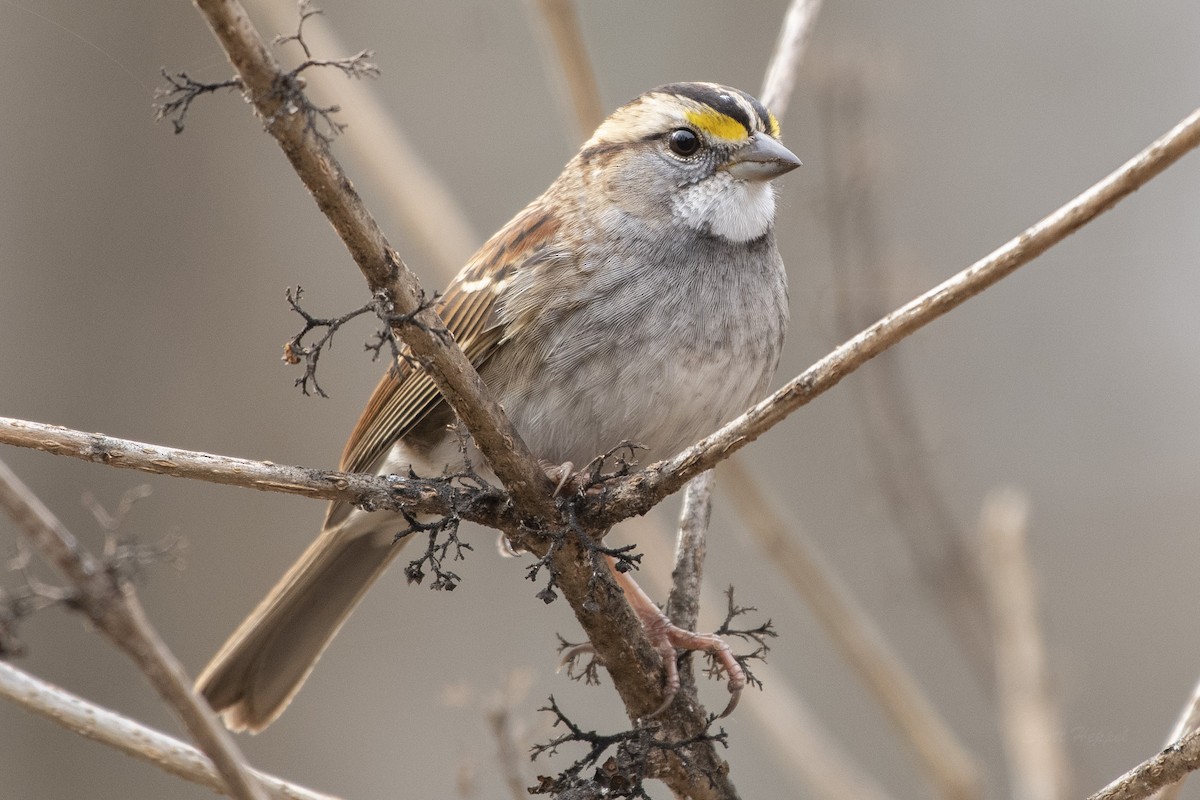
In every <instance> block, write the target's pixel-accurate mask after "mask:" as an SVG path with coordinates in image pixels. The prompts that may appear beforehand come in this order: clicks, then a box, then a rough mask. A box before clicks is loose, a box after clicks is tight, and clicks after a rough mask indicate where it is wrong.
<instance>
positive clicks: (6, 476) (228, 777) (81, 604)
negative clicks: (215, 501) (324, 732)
mask: <svg viewBox="0 0 1200 800" xmlns="http://www.w3.org/2000/svg"><path fill="white" fill-rule="evenodd" d="M0 507H2V508H3V509H4V511H5V512H6V513H7V514H8V515H9V517H11V518H12V520H13V522H14V523H16V525H17V528H18V529H19V530H20V531H21V533H23V534H24V535H25V537H26V538H27V539H28V540H29V541H30V543H31V544H33V545H34V546H35V547H36V548H37V549H38V550H40V551H41V553H42V555H44V556H45V557H46V559H47V560H48V561H50V562H51V563H53V564H55V565H56V566H57V567H58V568H59V570H60V571H61V572H62V573H63V574H64V575H66V576H67V578H68V579H69V580H70V581H71V583H72V584H73V587H74V589H75V593H74V595H73V597H72V598H71V603H70V605H71V607H72V608H75V609H78V610H79V611H81V612H83V613H84V614H85V615H86V616H87V617H88V619H89V620H91V621H92V624H94V625H95V626H96V627H97V628H98V629H99V630H100V632H101V633H103V634H104V635H105V637H107V638H108V640H109V641H110V642H112V643H113V644H114V645H116V646H117V648H118V649H120V650H121V651H122V652H124V653H125V655H127V656H129V658H130V659H131V660H132V661H133V663H134V664H136V665H137V667H138V669H140V670H141V672H142V674H143V675H145V676H146V678H147V679H148V680H149V681H150V684H151V685H152V686H153V687H154V689H155V691H157V692H158V694H159V696H160V697H161V698H162V699H163V700H164V701H165V702H166V703H167V705H168V706H169V707H170V708H171V710H172V711H173V712H175V714H176V716H178V717H179V719H180V721H181V722H183V724H184V727H185V728H187V730H188V733H190V734H191V736H192V738H193V739H195V741H196V743H197V744H198V745H200V748H201V749H202V750H203V751H204V752H205V754H207V755H208V757H209V758H211V759H212V761H213V764H214V766H215V767H216V770H217V772H218V773H220V775H221V778H222V780H223V782H224V784H225V786H226V787H227V791H228V792H229V794H231V795H232V796H234V797H236V798H238V799H239V800H261V799H262V798H264V797H265V795H264V794H263V791H262V787H261V786H260V785H259V783H258V780H257V779H256V778H254V777H253V776H252V775H250V773H249V768H248V767H247V766H246V763H245V759H243V758H242V754H241V752H240V751H239V750H238V747H237V745H236V744H234V742H233V739H232V737H231V736H230V735H229V733H228V732H227V731H226V730H225V729H224V728H223V727H221V724H220V723H219V722H217V718H216V715H215V714H213V712H212V710H211V709H210V708H208V706H207V705H206V704H205V703H204V701H203V700H201V699H200V698H199V697H198V696H196V695H195V694H194V693H193V692H192V683H191V681H190V680H189V679H188V677H187V674H186V673H185V672H184V670H183V667H182V666H181V665H180V663H179V661H178V660H177V659H176V658H175V656H174V655H173V654H172V653H171V652H170V650H168V649H167V646H166V644H165V643H164V642H163V641H162V639H161V638H160V637H159V635H158V633H157V632H156V631H155V630H154V628H153V627H151V625H150V623H149V621H148V620H147V619H146V616H145V613H144V612H143V611H142V607H141V604H140V603H139V602H138V600H137V595H136V594H135V593H134V591H133V587H132V586H130V585H129V582H128V581H127V580H125V579H124V578H122V576H121V575H120V574H119V570H118V569H117V567H118V566H119V565H116V564H100V563H98V562H96V561H95V560H94V559H93V558H92V557H91V556H90V555H88V554H87V553H86V552H85V551H84V550H83V549H82V548H81V547H80V546H79V544H78V542H77V541H76V540H75V537H74V536H72V535H71V534H70V532H69V531H67V529H66V528H65V527H63V524H62V523H61V522H59V521H58V519H57V518H56V517H55V516H54V515H53V514H52V513H50V509H48V508H46V507H45V506H44V505H43V504H42V502H41V501H40V500H39V499H38V498H37V497H36V496H35V495H34V494H33V492H31V491H30V490H29V488H28V487H27V486H25V484H23V483H22V482H21V480H20V479H19V478H18V477H17V476H16V474H15V473H13V471H12V470H10V469H9V468H8V465H7V464H5V463H3V462H0Z"/></svg>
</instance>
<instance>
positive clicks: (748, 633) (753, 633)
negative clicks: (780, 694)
mask: <svg viewBox="0 0 1200 800" xmlns="http://www.w3.org/2000/svg"><path fill="white" fill-rule="evenodd" d="M725 597H726V598H727V600H728V605H727V606H726V610H725V621H724V622H722V623H721V625H720V627H719V628H717V629H716V631H714V632H713V633H714V634H715V635H716V636H736V637H738V638H739V639H744V640H746V641H749V642H754V643H755V644H756V645H758V647H757V648H756V649H755V650H754V651H753V652H751V653H747V654H746V655H744V656H739V655H735V656H734V659H735V660H736V661H737V662H738V664H739V665H740V666H741V668H742V671H743V672H745V673H746V682H747V683H748V684H750V685H751V686H754V687H756V688H758V689H762V688H763V684H762V681H760V680H759V679H758V678H756V677H754V673H753V672H751V671H750V662H751V661H763V662H765V661H766V660H767V653H769V652H771V646H770V645H769V644H767V639H774V638H775V637H777V636H778V635H779V633H778V632H777V631H776V630H775V626H774V624H773V623H772V622H771V620H769V619H768V620H767V621H766V622H764V623H762V624H761V625H759V626H757V627H755V628H735V627H733V621H734V620H735V619H736V618H737V617H740V616H744V615H746V614H749V613H750V612H751V611H757V610H758V609H757V608H755V607H754V606H739V605H737V604H736V603H734V601H733V587H732V586H730V587H729V588H728V589H726V590H725ZM707 659H708V667H707V668H706V669H705V674H706V675H708V676H709V677H710V678H713V679H716V678H719V677H720V676H721V671H722V670H721V667H720V662H719V661H718V660H717V657H716V654H715V653H708V654H707Z"/></svg>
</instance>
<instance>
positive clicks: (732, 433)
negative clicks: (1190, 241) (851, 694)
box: [601, 109, 1200, 522]
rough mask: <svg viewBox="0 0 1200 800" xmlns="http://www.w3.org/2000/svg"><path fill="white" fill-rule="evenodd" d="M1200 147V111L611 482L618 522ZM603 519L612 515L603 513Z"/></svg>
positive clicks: (610, 497) (676, 488) (612, 504)
mask: <svg viewBox="0 0 1200 800" xmlns="http://www.w3.org/2000/svg"><path fill="white" fill-rule="evenodd" d="M1198 144H1200V109H1198V110H1196V111H1193V112H1192V113H1191V114H1189V115H1188V116H1187V117H1185V118H1184V119H1183V120H1182V121H1181V122H1180V123H1179V124H1177V125H1175V126H1174V127H1173V128H1172V129H1171V130H1170V131H1168V132H1167V133H1165V134H1163V135H1162V136H1161V137H1159V138H1158V139H1156V140H1155V141H1154V142H1153V143H1151V144H1150V146H1148V147H1147V148H1146V149H1144V150H1143V151H1142V152H1140V153H1138V154H1137V155H1136V156H1134V157H1133V158H1132V159H1130V160H1129V161H1127V162H1126V163H1125V164H1123V165H1122V166H1121V167H1120V168H1118V169H1117V170H1116V171H1114V172H1113V173H1111V174H1110V175H1108V176H1107V177H1106V178H1104V179H1103V180H1101V181H1100V182H1099V183H1097V184H1095V185H1094V186H1092V187H1091V188H1089V189H1088V190H1086V191H1085V192H1083V194H1081V195H1079V196H1078V197H1076V198H1075V199H1074V200H1072V201H1071V202H1069V203H1067V204H1066V205H1065V206H1063V207H1061V208H1059V209H1058V210H1057V211H1055V212H1054V213H1052V214H1051V215H1049V216H1048V217H1046V218H1044V219H1042V220H1041V221H1040V222H1038V223H1037V224H1035V225H1033V226H1032V227H1030V228H1028V229H1027V230H1026V231H1025V232H1023V233H1022V234H1020V235H1019V236H1017V237H1016V238H1014V239H1012V240H1010V241H1009V242H1007V243H1006V244H1004V245H1002V246H1001V247H1000V248H998V249H997V250H995V251H993V252H992V253H990V254H989V255H987V256H985V257H984V258H982V259H980V260H979V261H977V262H975V263H974V264H972V265H971V266H969V267H967V268H966V269H964V270H963V271H962V272H959V273H958V274H957V275H954V276H953V277H951V278H949V279H947V280H945V281H943V282H942V283H940V284H939V285H937V286H935V287H934V288H932V289H930V290H929V291H927V292H925V293H924V294H922V295H921V296H919V297H917V298H915V299H913V300H911V301H909V302H908V303H906V304H905V305H903V306H901V307H900V308H898V309H896V310H895V311H893V312H891V313H890V314H888V315H887V316H885V317H884V318H883V319H881V320H879V321H878V322H876V323H875V324H874V325H872V326H871V327H869V328H867V329H866V330H864V331H862V332H861V333H859V334H858V335H857V336H855V337H853V338H852V339H850V340H849V341H847V342H845V343H843V344H842V345H840V346H839V347H838V348H837V349H835V350H834V351H833V352H832V353H830V354H829V355H827V356H825V357H824V358H822V359H821V360H820V361H818V362H817V363H816V364H813V365H812V366H811V367H809V368H808V369H807V370H805V371H804V372H802V373H801V374H800V375H798V376H796V377H795V378H793V379H792V380H791V381H789V382H788V383H787V384H786V385H785V386H783V387H782V388H781V389H779V390H778V391H776V392H775V393H774V394H772V395H771V396H770V397H768V398H767V399H765V400H763V401H762V402H761V403H759V404H758V405H756V406H754V407H753V408H750V409H749V410H747V411H746V412H745V413H744V414H742V415H741V416H740V417H738V418H737V419H735V420H733V421H732V422H730V423H728V424H727V425H725V427H723V428H721V429H720V430H719V431H717V432H716V433H713V434H712V435H710V436H708V437H706V438H704V439H701V440H700V441H699V442H697V443H696V444H694V445H692V446H691V447H689V448H687V449H686V450H684V451H683V452H681V453H679V454H677V455H675V456H674V457H672V458H670V459H668V460H666V461H660V462H658V463H657V464H654V465H652V466H650V467H648V468H647V469H645V470H642V471H641V472H637V473H635V474H633V475H632V476H630V477H629V478H626V479H621V480H619V481H616V482H614V483H613V484H611V485H609V487H608V502H609V504H610V505H609V506H608V508H609V509H610V510H616V509H620V511H619V513H614V514H613V515H612V517H611V519H612V521H613V522H616V521H619V518H621V517H623V516H628V515H629V514H642V513H645V512H646V511H647V510H649V509H650V508H652V507H653V506H654V505H655V504H656V503H658V502H660V501H661V500H662V499H663V498H664V497H667V496H669V495H671V494H674V493H675V492H677V491H679V490H680V489H681V488H683V485H684V484H685V483H687V482H688V481H689V480H691V479H692V478H694V477H695V476H697V475H699V474H700V473H701V472H704V471H705V470H708V469H712V468H713V466H715V465H716V464H717V463H719V462H720V461H722V460H724V459H726V458H728V457H729V456H730V455H731V454H733V453H734V452H736V451H738V450H740V449H741V448H743V447H745V446H746V445H747V444H749V443H750V442H753V441H754V440H755V439H757V438H758V437H759V436H762V435H763V434H764V433H766V432H767V431H768V430H770V429H771V428H772V427H774V426H775V425H777V424H778V423H780V422H782V421H783V420H784V419H786V418H787V417H788V416H790V415H791V414H792V413H793V412H795V411H796V410H797V409H799V408H801V407H802V406H805V405H807V404H808V403H810V402H811V401H812V400H813V399H815V398H817V397H819V396H820V395H822V394H824V393H825V392H827V391H829V390H830V389H832V388H833V387H834V386H836V385H837V384H838V383H840V382H841V380H842V379H843V378H845V377H846V376H847V375H849V374H850V373H851V372H853V371H855V370H856V369H858V368H859V367H861V366H862V365H863V364H865V363H866V362H867V361H869V360H870V359H872V358H874V357H875V356H877V355H879V354H880V353H882V352H883V351H885V350H887V349H888V348H890V347H892V346H893V345H895V344H897V343H898V342H900V341H901V340H902V339H904V338H905V337H907V336H909V335H910V334H912V333H913V332H915V331H917V330H919V329H920V328H922V327H924V326H925V325H928V324H929V323H930V322H933V321H934V320H935V319H937V318H938V317H941V316H943V315H944V314H946V313H948V312H950V311H952V310H953V309H955V308H957V307H958V306H960V305H962V304H963V303H965V302H966V301H967V300H969V299H971V298H972V297H974V296H975V295H977V294H979V293H980V292H982V291H984V290H985V289H987V288H988V287H990V286H992V285H993V284H995V283H996V282H998V281H1000V280H1001V279H1003V278H1005V277H1007V276H1008V275H1010V274H1012V273H1013V272H1014V271H1016V270H1017V269H1018V268H1019V267H1021V266H1024V265H1025V264H1028V263H1029V262H1030V261H1032V260H1033V259H1034V258H1036V257H1037V256H1039V255H1041V254H1042V253H1044V252H1045V251H1046V250H1048V249H1049V248H1051V247H1053V246H1054V245H1055V244H1058V243H1059V242H1061V241H1062V240H1063V239H1065V238H1066V237H1067V236H1069V235H1070V234H1072V233H1074V232H1075V231H1077V230H1079V229H1080V228H1081V227H1083V226H1084V225H1086V224H1087V223H1088V222H1090V221H1092V220H1093V219H1095V218H1096V217H1097V216H1099V215H1100V214H1102V213H1103V212H1105V211H1107V210H1109V209H1110V208H1112V207H1113V206H1115V205H1116V204H1117V203H1118V202H1119V201H1120V200H1122V199H1123V198H1125V197H1126V196H1128V195H1130V194H1132V193H1133V192H1134V191H1136V190H1137V189H1138V188H1140V187H1141V186H1143V185H1145V184H1146V182H1147V181H1149V180H1150V179H1151V178H1153V177H1154V176H1155V175H1158V174H1159V173H1160V172H1162V171H1163V170H1165V169H1166V168H1167V167H1169V166H1171V165H1172V164H1174V163H1175V162H1176V161H1178V160H1179V159H1180V158H1181V157H1182V156H1183V155H1184V154H1185V153H1187V152H1188V151H1190V150H1191V149H1193V148H1194V147H1196V146H1197V145H1198ZM601 519H609V518H606V517H601Z"/></svg>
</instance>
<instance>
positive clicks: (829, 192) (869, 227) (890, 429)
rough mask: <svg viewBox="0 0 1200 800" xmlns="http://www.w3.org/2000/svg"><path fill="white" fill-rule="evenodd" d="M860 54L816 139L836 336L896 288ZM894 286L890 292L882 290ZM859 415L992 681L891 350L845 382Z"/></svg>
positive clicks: (970, 593)
mask: <svg viewBox="0 0 1200 800" xmlns="http://www.w3.org/2000/svg"><path fill="white" fill-rule="evenodd" d="M863 74H864V70H863V67H862V64H861V61H859V60H851V61H850V66H847V67H842V68H834V69H833V70H832V72H831V73H830V74H829V75H828V76H826V77H825V78H824V79H823V80H822V82H821V87H822V88H821V90H820V91H819V92H818V97H819V101H820V104H821V108H822V110H823V112H824V113H822V114H821V115H820V119H821V120H822V122H823V124H822V126H821V133H822V136H821V144H822V145H823V148H824V151H825V157H824V159H823V161H824V163H825V174H826V202H823V203H822V209H823V211H824V212H825V217H826V221H827V223H828V229H829V235H830V248H829V249H830V257H831V259H832V262H833V270H832V274H833V280H834V287H835V291H834V299H835V302H834V314H835V320H836V328H837V336H838V337H839V338H843V337H846V336H851V335H853V333H854V332H855V331H857V330H859V329H861V328H862V327H863V326H864V325H868V324H870V322H871V320H873V319H877V318H878V317H879V316H880V315H882V314H884V313H886V311H887V309H888V308H890V307H891V305H892V302H893V294H894V289H895V287H896V286H898V285H899V283H900V281H899V280H898V277H899V276H898V274H897V273H898V270H897V269H896V262H895V259H894V258H892V257H891V256H890V254H889V253H887V252H886V251H887V249H888V248H887V247H886V246H885V245H884V244H883V243H882V237H883V230H884V226H883V225H882V224H881V222H880V220H879V213H878V202H877V200H876V196H875V186H876V185H877V183H878V179H879V175H878V172H879V163H880V159H879V155H878V154H879V153H880V152H886V150H887V148H886V146H881V144H880V142H879V141H878V140H877V136H878V135H879V134H874V133H872V132H873V131H877V130H878V129H879V126H877V125H872V124H871V121H870V120H869V119H867V113H866V104H867V90H866V88H865V87H864V85H863V81H864V78H863ZM889 290H891V291H889ZM847 388H848V390H849V399H850V400H851V401H852V403H853V408H855V410H856V411H857V412H858V419H859V424H860V426H861V428H862V430H863V434H864V437H865V440H866V451H867V454H868V457H869V459H870V464H871V466H872V472H873V475H874V478H875V481H876V483H877V484H878V485H879V488H880V490H881V491H882V494H883V497H884V499H885V501H886V504H887V509H888V511H889V512H890V513H891V516H892V518H893V520H894V523H895V525H896V527H897V528H898V529H899V531H900V532H901V534H902V535H903V538H904V541H905V543H906V544H907V545H908V547H909V550H910V552H911V554H912V557H913V561H914V563H915V564H916V569H917V573H918V575H919V576H920V577H921V578H922V583H923V586H924V589H925V591H926V592H928V593H929V594H930V595H931V596H932V597H933V599H934V600H935V602H936V604H937V607H938V608H939V609H940V610H941V611H942V613H943V614H944V616H945V618H946V620H947V622H948V623H949V628H950V629H951V631H953V632H954V634H955V635H956V637H957V641H958V643H959V645H960V646H961V647H962V650H963V652H964V653H965V654H966V656H967V657H968V661H969V662H970V663H971V664H972V665H973V666H974V667H975V668H976V671H977V672H978V674H979V675H980V676H981V677H982V678H983V679H984V680H983V684H984V685H985V686H988V687H990V686H991V685H992V680H991V677H992V676H991V669H992V664H993V659H992V656H991V650H990V646H991V639H990V636H989V635H988V632H987V612H986V609H985V605H984V597H983V588H982V578H981V577H980V575H979V568H978V565H977V562H976V560H975V559H973V558H971V557H970V553H969V551H968V547H967V537H966V535H965V531H964V530H963V528H962V527H961V526H960V525H959V524H958V522H957V520H955V518H954V514H953V513H952V512H951V510H950V507H949V504H948V503H947V502H946V500H945V497H944V496H943V493H942V492H941V490H940V488H939V486H938V481H937V479H936V478H935V476H934V470H933V466H932V464H931V460H930V457H929V449H928V447H927V446H926V444H925V440H924V434H923V432H922V430H921V424H920V422H919V420H918V419H917V414H916V410H915V408H914V406H913V402H912V396H911V393H910V392H909V389H908V386H907V385H906V383H905V381H904V379H903V374H902V370H901V366H900V363H899V361H898V359H897V355H896V353H895V351H893V352H891V353H886V354H884V355H883V356H881V357H880V358H879V359H878V362H877V363H876V364H875V366H874V368H872V369H870V370H866V371H864V372H863V374H862V375H860V376H859V378H858V380H856V381H854V382H853V383H852V384H850V385H849V386H848V387H847Z"/></svg>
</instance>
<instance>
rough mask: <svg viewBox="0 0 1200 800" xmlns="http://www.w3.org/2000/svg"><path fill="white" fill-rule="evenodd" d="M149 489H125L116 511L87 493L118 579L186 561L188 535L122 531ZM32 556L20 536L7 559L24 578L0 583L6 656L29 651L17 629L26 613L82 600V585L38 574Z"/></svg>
mask: <svg viewBox="0 0 1200 800" xmlns="http://www.w3.org/2000/svg"><path fill="white" fill-rule="evenodd" d="M149 495H150V487H149V486H148V485H146V484H142V485H140V486H135V487H133V488H132V489H130V490H128V491H127V492H125V493H124V495H122V497H121V502H120V503H119V504H118V506H117V510H116V511H115V512H110V511H108V509H106V508H105V507H104V506H103V505H102V504H101V503H100V501H99V500H98V499H96V496H95V495H94V494H92V493H91V492H84V494H83V498H82V500H83V504H84V505H85V506H87V508H88V509H89V510H90V511H91V512H92V515H93V516H94V517H95V518H96V522H97V523H98V524H99V525H100V527H101V528H102V529H104V531H105V537H104V551H103V556H102V558H101V561H100V568H101V569H102V570H103V571H104V572H105V573H106V574H108V575H110V576H112V578H113V579H114V580H116V581H119V582H125V581H131V582H132V581H136V580H137V579H138V578H139V577H141V574H142V570H143V568H145V567H147V566H149V565H152V564H161V563H164V562H165V563H168V564H171V565H172V566H175V567H176V568H178V567H179V566H180V564H181V563H182V557H181V555H180V552H181V550H182V549H183V540H182V539H180V538H179V537H178V536H174V535H168V536H165V537H164V538H163V539H161V540H160V541H158V542H154V543H152V544H144V543H142V542H140V541H138V540H137V538H136V537H134V536H131V535H129V534H128V533H124V534H123V533H121V532H120V528H121V526H122V524H123V523H124V521H125V518H126V517H127V516H128V514H129V512H130V511H131V510H132V508H133V506H134V505H135V504H136V503H137V501H138V500H141V499H142V498H145V497H148V496H149ZM32 558H33V551H32V550H31V549H30V548H29V547H28V546H27V545H26V544H25V542H24V541H18V542H17V546H16V554H15V555H14V556H13V557H12V558H11V559H10V560H9V562H8V565H7V566H8V569H9V571H11V572H13V573H15V574H16V575H17V576H18V581H17V582H16V585H15V586H13V587H11V588H0V658H8V657H13V656H23V655H25V647H24V644H23V643H22V642H21V640H20V638H19V637H18V635H17V627H18V625H19V624H20V622H21V621H22V620H23V619H25V618H26V617H28V616H31V615H32V614H34V613H36V612H38V611H41V610H42V609H45V608H50V607H51V606H66V607H73V606H74V605H75V604H76V603H77V602H78V601H79V590H78V589H77V588H75V587H71V586H57V585H54V584H50V583H46V582H45V581H43V580H41V579H40V578H38V577H37V576H36V575H35V574H34V572H33V570H32V569H31V568H30V563H31V561H32Z"/></svg>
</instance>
